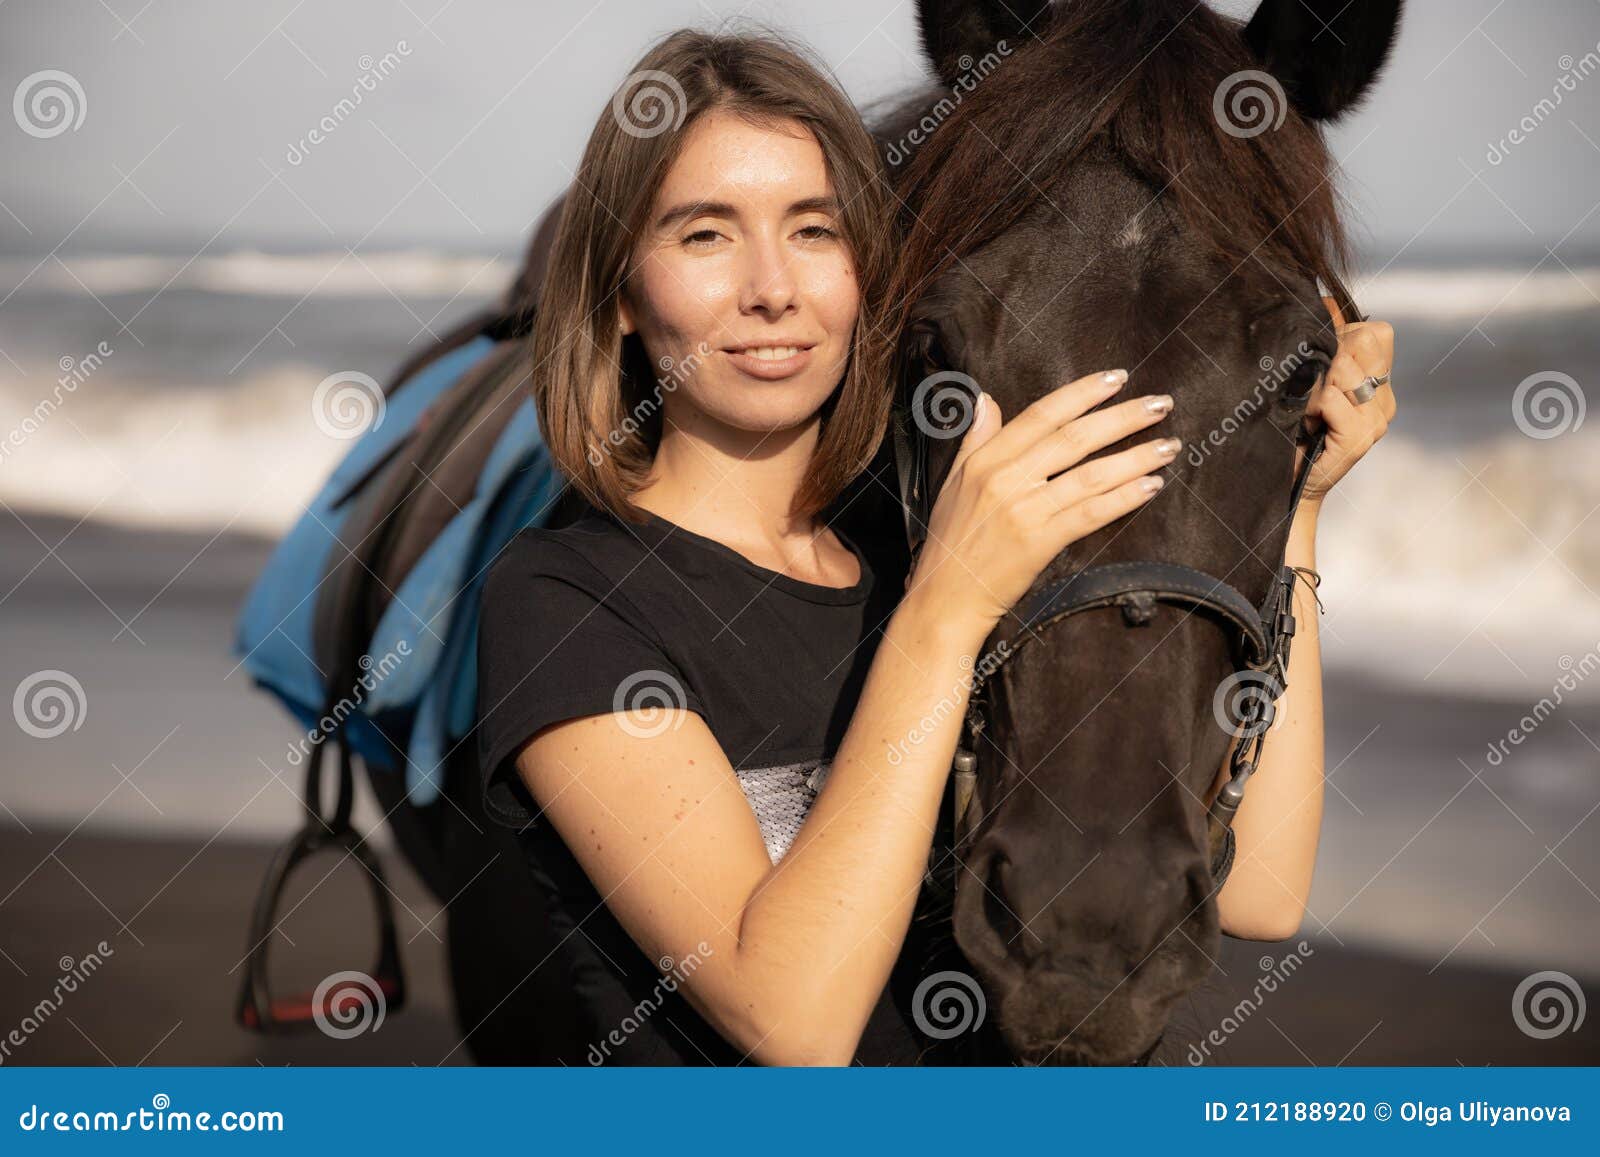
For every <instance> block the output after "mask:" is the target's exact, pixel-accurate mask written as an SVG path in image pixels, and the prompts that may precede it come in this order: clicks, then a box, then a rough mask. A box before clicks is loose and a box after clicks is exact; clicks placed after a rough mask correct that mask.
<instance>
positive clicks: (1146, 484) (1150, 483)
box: [1139, 474, 1166, 494]
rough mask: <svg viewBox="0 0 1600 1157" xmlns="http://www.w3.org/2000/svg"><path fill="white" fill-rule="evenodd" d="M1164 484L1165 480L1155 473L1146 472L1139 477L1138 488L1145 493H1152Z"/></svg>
mask: <svg viewBox="0 0 1600 1157" xmlns="http://www.w3.org/2000/svg"><path fill="white" fill-rule="evenodd" d="M1165 485H1166V480H1165V479H1163V478H1161V477H1159V476H1158V475H1155V474H1146V475H1145V476H1144V477H1143V478H1141V479H1139V488H1140V489H1141V490H1143V491H1144V492H1145V493H1146V494H1154V493H1155V492H1156V491H1157V490H1160V489H1161V488H1162V487H1163V486H1165Z"/></svg>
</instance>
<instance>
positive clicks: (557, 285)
mask: <svg viewBox="0 0 1600 1157" xmlns="http://www.w3.org/2000/svg"><path fill="white" fill-rule="evenodd" d="M712 110H726V111H729V112H731V113H734V114H735V115H738V116H740V117H743V118H746V119H747V120H750V121H752V122H753V123H757V124H771V123H775V122H777V121H780V120H794V121H798V122H799V123H800V124H801V125H803V126H805V127H806V128H807V129H808V130H810V132H811V133H812V135H813V136H814V137H815V138H816V140H817V143H818V145H819V146H820V147H821V149H822V155H823V159H824V162H825V163H826V165H827V169H828V175H829V177H830V179H831V180H832V182H833V185H834V191H835V193H836V195H837V197H838V199H839V203H840V205H841V209H840V213H839V220H838V226H839V231H840V233H841V235H842V236H843V238H844V241H845V244H846V246H847V247H848V249H849V250H850V253H851V258H852V263H853V265H854V267H855V274H856V281H857V285H858V287H859V291H860V298H861V306H860V311H859V313H858V315H857V318H856V324H855V332H854V334H853V335H852V338H851V349H850V353H849V356H848V358H847V360H846V363H845V370H844V375H843V378H842V382H841V385H840V386H839V388H838V389H837V390H835V391H834V393H833V394H832V395H830V396H829V398H828V400H827V401H826V402H825V403H823V407H822V410H821V413H822V433H821V436H820V439H819V441H818V444H817V449H816V452H815V453H814V454H813V456H812V460H811V464H810V467H809V468H808V470H807V472H806V476H805V478H804V479H803V480H802V482H801V485H800V489H799V490H798V491H797V493H796V495H795V500H794V503H793V504H792V506H791V513H792V514H794V515H795V516H797V517H809V516H812V515H815V514H818V513H819V512H821V511H822V510H823V509H824V508H825V507H826V506H827V505H828V504H829V503H830V502H832V501H833V499H834V498H836V497H837V496H838V495H839V494H840V493H841V492H842V491H843V490H844V488H845V487H846V486H847V485H848V484H849V483H850V481H851V480H852V479H853V478H855V477H856V475H858V474H859V473H860V472H861V471H862V470H863V469H864V468H865V467H866V465H867V464H868V462H870V460H871V459H872V456H873V454H874V453H875V452H876V450H877V448H878V445H879V443H880V441H881V440H882V438H883V433H884V430H885V428H886V424H887V421H888V414H889V406H890V401H891V396H892V383H891V382H890V379H889V372H890V362H891V359H892V354H893V347H892V331H887V330H886V328H885V327H884V326H883V324H882V321H881V313H882V310H883V307H884V305H885V303H886V301H887V297H886V292H885V291H886V285H887V281H888V278H889V276H890V265H891V262H892V251H891V242H890V237H889V232H890V229H891V227H892V221H893V218H892V213H891V211H890V209H889V202H888V192H887V186H886V184H885V181H884V176H883V170H882V165H881V162H880V160H879V157H878V153H877V149H876V147H875V146H874V144H873V141H872V138H871V136H870V135H869V134H868V133H867V130H866V128H865V126H864V125H863V124H862V123H861V119H860V117H859V116H858V115H857V114H856V111H855V108H854V107H853V106H852V105H851V104H850V102H849V100H848V98H846V97H845V96H844V94H843V93H842V92H840V90H839V89H838V88H837V87H836V86H835V85H834V84H833V83H832V82H831V81H830V80H829V79H828V78H827V76H826V75H825V74H824V73H823V72H822V71H821V69H820V68H819V67H817V66H815V65H813V64H812V63H810V62H809V60H808V59H807V57H806V56H805V54H804V50H802V49H800V48H798V47H796V46H793V45H791V44H789V43H788V42H786V41H784V40H782V39H781V38H779V37H777V36H774V35H770V34H764V35H759V36H748V35H717V34H711V33H703V32H695V31H691V30H683V31H679V32H675V33H673V34H672V35H670V36H668V37H667V38H666V39H664V40H663V41H661V42H660V43H659V44H657V45H656V46H655V47H654V48H652V49H651V50H650V51H649V52H647V53H646V54H645V55H644V56H643V58H641V59H640V61H639V62H638V64H637V65H636V66H635V67H634V69H633V71H632V73H631V74H630V75H629V77H628V78H627V80H625V81H624V82H623V84H622V86H621V87H620V88H619V89H618V90H617V92H616V96H615V99H614V100H613V101H612V103H611V105H610V106H608V107H607V108H606V110H605V111H604V112H603V113H602V114H601V115H600V118H599V119H598V120H597V121H596V122H595V126H594V129H593V131H592V132H591V133H590V135H589V143H588V145H587V146H586V147H585V149H584V153H583V160H582V161H581V163H580V164H579V166H578V171H577V174H576V177H575V179H574V180H573V182H572V187H571V190H570V192H569V193H568V194H567V198H566V205H565V206H564V208H563V210H562V214H561V224H560V227H559V230H558V232H557V235H556V240H555V246H554V248H553V250H552V252H551V254H550V265H549V270H548V272H547V273H546V275H545V282H544V287H543V291H542V293H541V295H540V306H539V311H538V316H537V318H536V320H535V323H534V330H533V338H532V355H533V366H534V372H533V377H532V391H533V397H534V403H535V406H536V407H537V410H538V416H539V427H540V430H541V432H542V434H543V437H544V441H545V444H546V445H547V446H548V447H549V449H550V453H551V455H552V456H553V458H554V460H555V463H556V465H557V467H558V468H559V469H560V470H561V471H562V472H563V473H564V474H565V475H566V476H567V477H568V479H570V480H571V481H572V482H573V483H574V484H575V485H577V486H578V487H579V488H580V490H581V491H582V492H583V493H584V495H585V497H587V498H588V499H589V501H590V502H592V503H594V504H596V505H597V506H600V507H602V508H604V509H607V510H610V511H612V512H613V513H614V514H617V515H618V516H620V517H623V518H628V519H631V520H637V519H639V518H640V515H639V514H638V512H637V511H636V510H634V508H633V506H632V503H631V502H630V501H629V499H628V495H629V494H630V493H631V492H632V491H634V490H636V489H638V487H639V486H640V485H641V484H642V483H643V482H644V480H645V478H646V476H647V474H648V472H649V469H650V464H651V461H652V459H653V458H654V455H655V448H656V446H657V445H659V442H660V434H661V413H660V411H661V404H660V397H659V387H658V384H657V381H656V375H655V374H654V373H653V372H652V371H653V370H654V369H655V367H653V366H652V365H651V364H650V362H649V360H648V356H647V355H646V353H645V350H644V348H643V345H642V343H641V342H640V340H639V338H638V336H637V335H628V336H627V337H624V336H623V335H622V333H621V331H620V325H619V312H618V307H619V304H620V302H619V297H618V295H619V293H620V291H621V288H622V285H623V282H624V280H625V278H626V276H627V274H628V263H629V260H630V258H631V255H632V252H633V246H634V238H635V237H636V236H637V235H638V234H639V233H640V232H641V231H642V230H643V229H644V228H645V226H646V224H647V222H648V218H649V211H650V207H651V205H652V203H653V201H654V199H655V195H656V193H657V191H658V189H659V188H660V185H661V182H662V181H663V180H664V179H665V177H666V174H667V172H668V170H669V169H670V168H671V166H672V163H673V161H674V160H675V159H676V157H677V155H678V153H679V151H680V150H681V147H682V142H683V141H684V139H685V136H686V135H687V134H686V130H687V129H688V128H689V127H690V126H692V125H693V124H694V122H695V120H696V118H698V117H700V116H703V115H704V114H705V113H707V112H710V111H712ZM685 360H688V359H685ZM682 368H683V367H681V366H680V367H672V366H670V365H666V366H663V367H662V369H663V370H664V371H672V372H674V373H675V372H678V371H681V369H682ZM665 376H666V375H665V374H663V378H664V377H665ZM661 384H663V385H664V384H665V383H664V381H663V382H662V383H661ZM641 410H644V411H645V413H644V417H643V418H640V417H638V416H637V415H638V413H639V412H640V411H641Z"/></svg>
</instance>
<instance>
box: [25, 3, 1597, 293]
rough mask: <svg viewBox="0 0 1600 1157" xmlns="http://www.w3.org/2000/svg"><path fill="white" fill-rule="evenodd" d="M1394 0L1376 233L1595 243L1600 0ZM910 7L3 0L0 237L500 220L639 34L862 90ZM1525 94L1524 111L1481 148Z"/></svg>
mask: <svg viewBox="0 0 1600 1157" xmlns="http://www.w3.org/2000/svg"><path fill="white" fill-rule="evenodd" d="M1219 6H1220V7H1223V8H1225V9H1227V10H1229V11H1233V12H1235V13H1240V12H1248V11H1249V10H1250V9H1251V8H1252V7H1253V4H1252V3H1250V2H1249V0H1242V2H1237V3H1235V2H1229V3H1221V4H1219ZM1408 7H1409V9H1410V11H1409V13H1408V17H1407V22H1406V24H1405V26H1404V27H1403V30H1402V34H1401V40H1400V48H1399V52H1398V54H1397V56H1396V57H1395V59H1394V60H1393V62H1392V64H1391V66H1390V69H1389V72H1388V75H1387V77H1386V79H1385V81H1384V83H1383V84H1382V86H1381V87H1380V89H1379V90H1378V91H1377V92H1376V94H1375V95H1374V97H1373V99H1372V100H1371V101H1370V103H1369V104H1368V106H1367V108H1366V110H1365V111H1364V112H1362V113H1361V114H1359V115H1357V116H1355V117H1353V118H1352V119H1351V120H1350V121H1349V122H1348V123H1347V124H1345V125H1342V126H1340V127H1339V128H1338V129H1337V130H1336V132H1335V144H1336V148H1337V151H1338V152H1339V153H1340V155H1341V156H1342V157H1343V158H1344V160H1345V164H1346V169H1347V175H1348V179H1347V181H1346V185H1345V188H1346V191H1347V193H1348V194H1349V195H1350V196H1351V197H1352V198H1353V201H1354V203H1355V205H1356V207H1357V209H1358V211H1359V214H1358V215H1359V218H1360V229H1361V230H1362V231H1364V232H1365V234H1366V235H1367V238H1368V241H1369V244H1368V246H1367V247H1368V248H1369V250H1370V251H1371V252H1374V253H1384V254H1387V253H1392V252H1393V251H1395V250H1396V249H1398V248H1400V247H1402V246H1407V245H1409V246H1410V249H1409V252H1411V253H1413V254H1429V255H1436V254H1440V253H1446V252H1470V253H1487V252H1491V251H1495V250H1514V251H1519V252H1523V253H1527V252H1533V253H1539V254H1542V253H1543V250H1544V247H1545V246H1558V245H1559V249H1558V252H1559V253H1560V255H1561V256H1562V257H1563V258H1564V259H1566V260H1568V261H1569V262H1570V261H1572V260H1575V259H1583V258H1585V257H1586V256H1588V257H1592V256H1593V255H1594V254H1596V253H1597V252H1600V209H1597V207H1596V202H1597V199H1600V68H1596V67H1595V66H1596V64H1597V62H1600V3H1596V0H1538V2H1537V3H1533V2H1528V0H1515V2H1510V3H1507V2H1504V0H1501V2H1499V3H1497V2H1496V0H1410V3H1409V5H1408ZM912 14H913V5H912V3H911V0H803V2H785V0H754V2H750V3H742V2H738V0H705V2H703V3H697V2H695V0H534V2H529V0H520V2H509V0H507V2H503V3H501V2H494V3H491V2H489V0H453V2H452V0H340V2H339V3H337V4H329V3H305V2H304V0H300V2H296V0H261V2H256V3H246V2H245V0H150V2H149V3H146V0H9V2H8V3H5V4H4V5H3V6H0V80H3V81H4V92H5V93H6V94H10V95H12V96H13V113H14V115H13V116H12V117H10V118H7V119H6V120H4V121H3V122H0V126H3V127H0V139H3V141H4V146H3V147H4V150H5V153H4V164H0V247H3V248H4V249H6V250H10V251H19V250H21V251H33V252H45V251H49V250H51V249H52V248H54V247H56V246H58V245H62V244H63V242H65V245H64V247H63V252H68V253H70V252H86V251H95V250H103V249H116V250H121V251H129V250H135V251H136V250H144V249H163V250H169V249H175V250H185V249H188V250H191V251H192V250H194V249H196V248H198V247H199V246H200V245H202V244H203V243H206V242H208V241H210V242H211V245H210V248H209V249H208V252H212V253H216V252H225V251H227V250H229V249H234V248H238V247H241V246H244V245H258V246H268V247H278V248H286V249H287V248H293V249H304V248H316V247H343V246H345V245H354V246H357V247H358V248H359V249H361V250H363V251H369V250H378V249H384V248H394V247H398V246H405V245H412V244H431V245H444V246H449V247H460V248H464V249H466V248H469V249H472V250H486V251H498V250H504V249H506V248H507V247H508V246H509V247H513V248H514V246H515V245H516V244H517V242H518V239H520V237H521V236H522V235H523V233H524V231H525V230H526V228H527V226H528V224H529V222H530V221H531V220H532V219H533V218H534V217H535V216H536V215H537V213H538V210H539V209H540V208H541V207H542V206H543V205H544V204H545V203H546V202H547V201H548V200H549V199H550V197H552V196H553V195H554V194H555V193H556V192H557V191H558V190H559V189H560V188H562V187H563V186H564V185H565V183H566V182H567V180H568V179H569V172H570V168H571V166H573V165H575V164H576V160H577V156H578V153H579V151H580V149H581V146H582V142H583V140H584V138H585V136H586V135H587V133H588V130H589V128H590V126H591V125H592V124H593V121H594V118H595V117H596V116H597V115H598V114H599V112H600V110H601V109H602V108H604V107H605V104H606V102H607V101H608V99H609V96H610V93H611V91H612V90H613V88H614V87H615V85H616V84H617V83H618V82H619V81H620V80H621V78H622V77H623V76H625V75H626V73H627V72H628V70H629V66H630V64H631V63H632V62H633V61H634V60H635V59H636V58H637V57H638V55H639V54H640V53H641V52H642V51H643V49H644V48H645V46H646V45H647V44H648V43H649V42H650V41H651V40H652V39H653V38H654V37H656V36H657V35H659V34H661V33H664V32H666V31H669V30H671V29H673V28H676V27H680V26H683V25H686V24H693V25H697V26H702V27H705V26H711V25H715V24H717V23H719V22H720V21H723V20H725V19H726V18H729V17H739V18H740V19H742V20H744V21H756V22H760V23H763V24H766V25H770V26H773V27H776V28H780V29H783V30H786V31H789V32H792V33H794V34H797V35H798V36H800V37H801V38H803V39H804V40H805V41H807V42H808V43H809V44H811V45H812V46H813V47H814V48H815V49H816V51H817V52H818V53H819V54H820V55H821V56H822V58H823V59H824V60H825V61H826V62H827V63H828V64H829V65H830V66H831V67H832V68H833V70H834V72H835V74H836V75H837V76H838V78H839V79H840V81H841V82H842V83H843V85H844V86H845V88H846V89H847V90H848V91H849V93H850V94H851V95H852V96H853V97H854V98H855V99H856V100H857V101H858V103H860V102H867V101H870V100H872V99H873V98H878V97H882V96H884V95H886V94H891V93H893V92H895V91H896V90H898V89H900V88H903V87H904V86H906V85H907V84H909V83H911V82H913V81H914V80H916V79H917V78H918V76H919V75H920V73H921V62H920V59H919V57H918V55H917V46H916V35H915V30H914V26H913V15H912ZM386 53H393V54H395V59H396V61H397V62H398V63H397V66H396V67H395V68H394V69H393V71H392V72H391V73H390V75H388V76H385V77H383V78H382V79H380V80H378V81H376V82H374V83H373V84H372V87H371V89H370V91H363V92H362V101H361V104H360V107H359V108H358V109H356V111H355V112H354V113H353V114H352V115H350V116H348V117H347V118H346V119H343V120H342V121H341V122H340V123H338V126H337V128H336V129H335V130H334V131H333V132H331V133H330V134H329V135H328V136H327V138H326V139H325V140H323V141H322V142H321V143H320V144H315V145H311V146H309V147H302V146H301V145H299V144H297V142H303V141H304V139H305V137H306V135H307V134H308V132H309V131H310V130H311V129H312V128H313V127H314V126H315V125H316V124H317V122H318V121H319V120H320V119H322V118H323V117H325V116H328V115H330V114H332V113H333V112H334V108H335V105H336V104H337V103H338V102H339V101H340V100H341V98H343V97H346V96H349V95H351V94H352V93H353V92H355V91H358V78H359V77H361V76H362V75H363V72H364V65H365V64H366V63H367V60H371V61H374V62H375V61H377V60H378V59H380V58H382V57H383V56H384V54H386ZM1586 54H1595V55H1591V56H1589V57H1588V61H1587V64H1586V63H1585V60H1584V58H1585V56H1586ZM364 58H366V59H364ZM1586 69H1593V71H1591V72H1589V75H1587V76H1583V75H1582V74H1583V73H1584V72H1585V71H1586ZM44 70H58V71H60V72H63V73H66V74H68V76H69V77H70V78H71V79H72V81H75V82H76V84H77V86H78V88H79V89H81V92H82V99H81V102H79V101H78V98H77V97H76V95H75V94H74V95H72V97H71V99H73V100H74V102H76V103H77V105H78V109H77V111H79V112H81V113H82V123H81V124H78V125H77V127H76V128H72V129H69V130H67V131H63V132H60V133H58V134H56V135H51V136H35V135H30V134H29V133H27V132H25V131H23V129H22V126H21V124H20V123H18V116H17V115H15V113H16V107H15V105H16V94H17V92H18V89H19V86H25V84H26V82H28V80H29V78H35V79H34V80H33V81H32V84H33V87H34V88H37V87H39V86H40V85H43V84H47V83H51V82H49V80H48V78H46V79H45V80H40V79H38V78H36V77H35V74H37V73H40V72H42V71H44ZM369 75H370V74H369ZM1563 76H1565V77H1567V81H1568V86H1569V89H1570V91H1569V90H1567V89H1563V88H1562V86H1561V79H1562V77H1563ZM54 83H56V84H58V85H59V84H61V83H62V82H59V81H57V82H54ZM1557 93H1559V94H1560V97H1561V103H1560V104H1559V106H1556V107H1554V109H1553V111H1550V110H1549V109H1547V110H1546V111H1545V112H1543V113H1541V112H1539V111H1537V109H1538V105H1539V102H1540V101H1541V99H1544V98H1547V97H1553V95H1554V94H1557ZM24 115H25V116H26V115H31V114H24ZM1525 117H1526V118H1533V120H1534V122H1536V125H1535V127H1534V129H1533V131H1532V132H1531V133H1530V134H1529V135H1528V136H1527V139H1526V140H1524V141H1523V142H1522V143H1520V144H1515V145H1511V146H1510V147H1509V148H1508V149H1503V152H1504V155H1503V157H1502V159H1501V160H1500V161H1499V162H1498V163H1491V162H1490V160H1489V154H1490V152H1491V148H1492V146H1496V145H1497V144H1499V145H1501V147H1502V148H1503V142H1505V140H1506V138H1507V136H1508V133H1509V132H1510V130H1512V129H1513V128H1516V127H1517V126H1518V124H1519V122H1522V121H1523V119H1524V118H1525ZM74 121H76V116H74ZM35 127H36V131H42V132H48V131H49V127H48V126H46V127H45V128H43V129H39V128H38V126H35ZM296 151H298V152H299V154H300V155H299V156H298V158H295V157H294V156H293V155H292V154H294V153H295V152H296ZM213 239H214V240H213Z"/></svg>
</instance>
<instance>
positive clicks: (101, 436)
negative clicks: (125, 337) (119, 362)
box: [0, 365, 351, 535]
mask: <svg viewBox="0 0 1600 1157" xmlns="http://www.w3.org/2000/svg"><path fill="white" fill-rule="evenodd" d="M105 372H106V371H105V370H104V369H103V368H102V370H101V374H104V373H105ZM325 376H326V375H325V374H324V373H322V372H320V371H316V370H312V369H308V368H306V367H303V366H297V365H283V366H279V367H275V368H274V369H272V370H269V371H264V372H262V373H260V374H258V375H256V376H254V377H251V378H248V379H247V380H245V381H243V382H242V383H240V384H239V385H238V386H235V387H229V388H226V389H224V388H219V387H217V386H213V385H205V386H188V387H184V386H161V385H152V384H149V383H137V382H128V381H122V380H119V381H117V382H114V383H106V382H105V381H103V380H102V378H101V377H98V376H97V377H92V378H89V379H87V380H86V381H85V382H84V383H83V384H81V385H78V386H77V387H76V388H75V389H73V390H72V391H71V392H70V393H67V394H65V396H62V391H60V390H56V391H52V394H51V397H50V402H51V403H53V404H46V405H41V401H40V399H41V391H40V390H39V389H38V388H30V387H28V386H25V385H24V384H23V383H20V382H18V381H16V380H5V381H0V499H4V501H5V502H6V503H7V504H8V505H10V506H11V507H13V508H14V509H18V510H30V511H39V512H43V513H49V514H60V515H65V516H70V517H73V518H92V519H96V520H99V521H102V522H109V523H114V524H118V525H123V526H134V527H151V528H166V529H174V530H196V531H206V532H212V531H221V530H237V531H250V532H255V533H260V534H268V535H278V534H281V533H282V532H283V531H285V530H287V529H288V528H289V526H291V525H292V524H293V522H294V520H295V518H297V517H298V516H299V514H300V513H301V512H302V511H303V510H304V509H305V504H306V503H307V502H309V501H310V500H311V498H312V497H313V496H314V495H315V493H316V490H317V488H318V486H320V485H321V483H322V481H323V480H324V479H325V478H326V477H327V476H328V474H329V473H331V472H332V470H333V468H334V466H335V465H336V464H337V463H338V462H339V460H340V459H342V458H343V457H344V455H345V454H346V453H348V452H349V450H350V446H351V443H350V442H348V441H341V440H339V439H337V438H334V437H330V436H329V435H328V434H326V433H324V432H323V431H322V430H321V429H319V428H318V425H317V422H316V419H315V417H314V414H313V410H312V404H311V398H312V395H313V392H314V391H315V390H316V387H317V384H318V383H319V382H321V381H322V380H323V379H324V377H325Z"/></svg>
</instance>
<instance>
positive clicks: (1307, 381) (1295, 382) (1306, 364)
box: [1283, 360, 1327, 402]
mask: <svg viewBox="0 0 1600 1157" xmlns="http://www.w3.org/2000/svg"><path fill="white" fill-rule="evenodd" d="M1326 368H1327V367H1326V366H1325V365H1324V364H1323V363H1322V362H1320V361H1315V360H1312V361H1303V362H1301V363H1300V364H1299V365H1297V366H1295V368H1294V372H1293V373H1291V374H1290V375H1289V376H1288V377H1287V378H1286V379H1284V383H1283V396H1284V397H1285V398H1287V399H1288V400H1289V401H1291V402H1303V401H1305V400H1306V399H1307V398H1309V397H1310V396H1311V391H1312V390H1314V389H1316V388H1317V383H1318V382H1319V381H1321V380H1322V372H1323V370H1325V369H1326Z"/></svg>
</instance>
